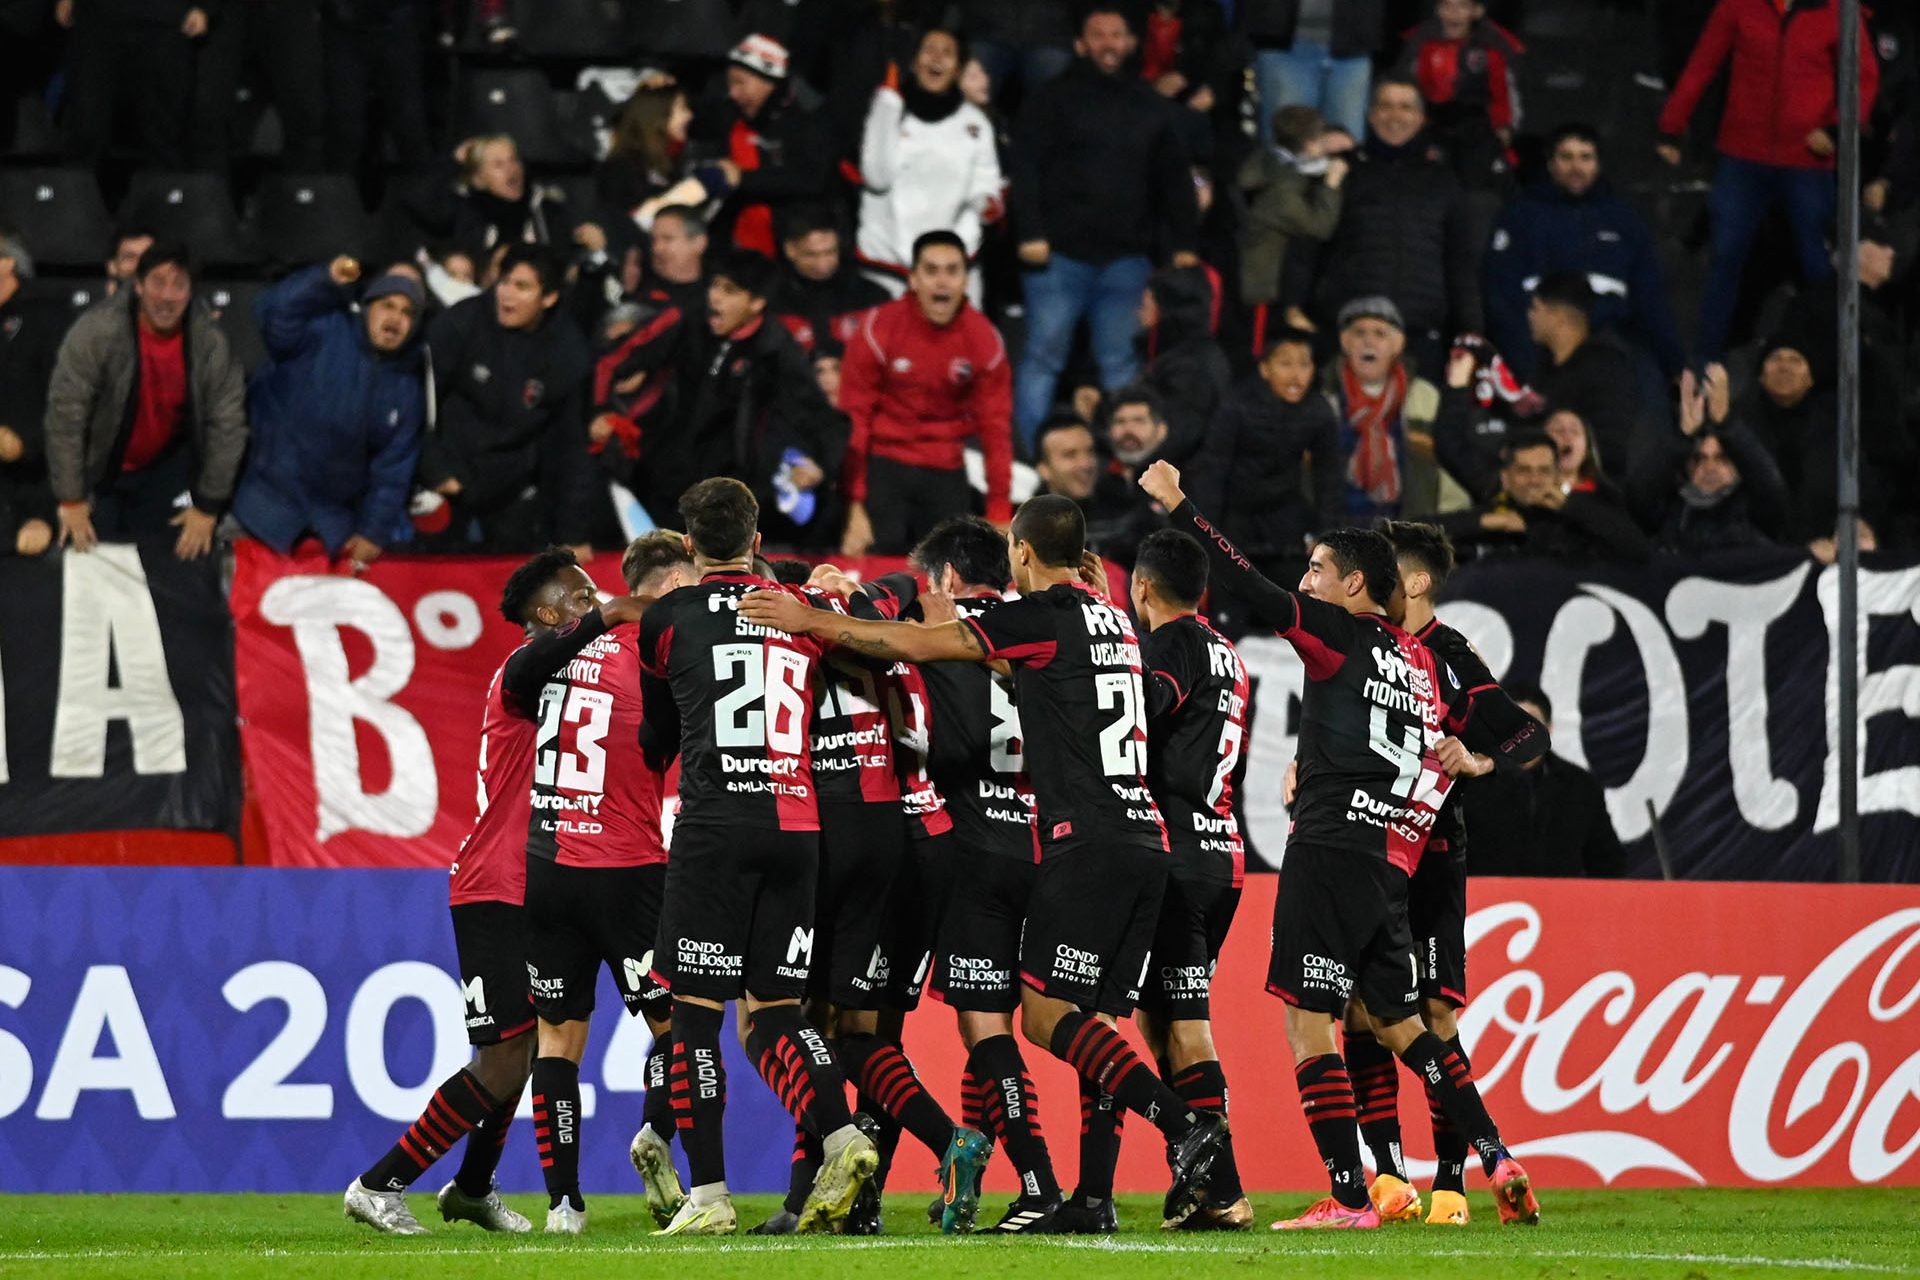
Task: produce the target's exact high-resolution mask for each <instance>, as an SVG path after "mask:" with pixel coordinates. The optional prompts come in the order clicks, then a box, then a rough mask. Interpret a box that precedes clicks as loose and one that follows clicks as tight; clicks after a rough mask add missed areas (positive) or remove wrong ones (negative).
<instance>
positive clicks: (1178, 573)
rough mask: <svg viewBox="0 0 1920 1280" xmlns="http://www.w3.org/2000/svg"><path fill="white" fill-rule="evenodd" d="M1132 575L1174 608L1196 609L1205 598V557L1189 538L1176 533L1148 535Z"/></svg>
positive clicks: (1160, 532)
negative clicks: (1146, 581) (1180, 606)
mask: <svg viewBox="0 0 1920 1280" xmlns="http://www.w3.org/2000/svg"><path fill="white" fill-rule="evenodd" d="M1133 571H1134V573H1135V574H1136V575H1137V576H1139V577H1143V578H1145V579H1147V580H1148V581H1149V582H1151V583H1153V589H1154V590H1155V591H1157V592H1159V593H1160V594H1161V595H1162V596H1164V597H1166V599H1167V600H1169V601H1171V602H1173V603H1174V604H1184V605H1188V606H1192V605H1197V604H1199V603H1200V597H1201V596H1204V595H1205V594H1207V553H1206V551H1205V550H1204V549H1203V548H1202V547H1201V546H1200V544H1199V542H1197V541H1195V539H1194V537H1193V535H1192V534H1189V533H1184V532H1182V531H1181V530H1179V529H1160V530H1157V531H1155V532H1153V533H1150V534H1148V535H1147V537H1146V540H1145V541H1143V542H1141V544H1140V551H1139V554H1138V556H1137V558H1136V559H1135V560H1134V562H1133Z"/></svg>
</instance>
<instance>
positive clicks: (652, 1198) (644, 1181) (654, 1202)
mask: <svg viewBox="0 0 1920 1280" xmlns="http://www.w3.org/2000/svg"><path fill="white" fill-rule="evenodd" d="M627 1155H628V1156H629V1157H630V1158H631V1159H632V1160H633V1171H634V1172H635V1173H637V1174H639V1175H640V1184H641V1185H642V1186H643V1187H645V1188H646V1191H647V1209H648V1210H649V1211H650V1212H651V1213H652V1214H653V1222H654V1225H655V1226H658V1227H664V1226H666V1225H667V1224H668V1223H669V1222H672V1221H673V1219H674V1216H675V1215H676V1214H678V1213H679V1212H680V1206H681V1205H683V1204H685V1203H686V1200H687V1192H686V1189H685V1188H684V1187H682V1186H681V1185H680V1171H679V1170H678V1169H676V1168H674V1165H673V1148H672V1147H670V1146H668V1145H667V1140H666V1139H665V1138H662V1137H661V1136H660V1135H659V1134H657V1133H655V1132H654V1131H653V1127H652V1126H651V1125H642V1126H640V1132H638V1133H636V1134H634V1135H633V1145H632V1146H630V1147H628V1148H627Z"/></svg>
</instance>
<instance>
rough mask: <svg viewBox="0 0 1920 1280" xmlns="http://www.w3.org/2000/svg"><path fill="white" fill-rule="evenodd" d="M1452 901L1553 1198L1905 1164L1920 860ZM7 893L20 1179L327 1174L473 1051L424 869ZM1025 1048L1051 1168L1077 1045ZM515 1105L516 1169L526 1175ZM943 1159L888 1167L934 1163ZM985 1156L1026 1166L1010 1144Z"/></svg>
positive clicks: (524, 1135)
mask: <svg viewBox="0 0 1920 1280" xmlns="http://www.w3.org/2000/svg"><path fill="white" fill-rule="evenodd" d="M1275 884H1276V878H1275V877H1273V876H1265V875H1263V876H1252V877H1249V878H1248V881H1247V888H1246V896H1245V898H1244V899H1243V901H1242V903H1241V908H1240V915H1239V918H1238V919H1237V920H1236V921H1235V923H1234V926H1233V929H1232V931H1231V932H1230V934H1229V936H1228V940H1227V946H1226V950H1225V952H1224V954H1223V955H1222V956H1221V960H1220V966H1219V969H1218V971H1217V973H1216V975H1215V981H1214V1003H1213V1016H1214V1033H1215V1038H1216V1040H1217V1041H1218V1044H1219V1048H1220V1056H1221V1059H1222V1061H1223V1063H1224V1065H1225V1069H1226V1073H1227V1079H1228V1082H1229V1086H1230V1098H1231V1112H1232V1122H1233V1131H1234V1135H1235V1139H1236V1141H1235V1147H1236V1151H1237V1153H1238V1155H1239V1159H1240V1163H1241V1166H1242V1168H1243V1169H1244V1171H1245V1174H1246V1182H1247V1185H1248V1186H1249V1187H1251V1188H1253V1189H1254V1190H1255V1191H1256V1193H1258V1192H1261V1191H1273V1190H1277V1189H1293V1190H1300V1189H1306V1188H1313V1187H1320V1186H1324V1177H1325V1174H1324V1172H1323V1171H1322V1169H1321V1167H1320V1163H1319V1160H1318V1158H1317V1157H1316V1155H1315V1153H1314V1148H1313V1143H1312V1140H1311V1138H1310V1137H1309V1135H1308V1133H1307V1129H1306V1125H1305V1123H1304V1122H1303V1121H1302V1120H1301V1117H1300V1109H1299V1102H1298V1098H1297V1097H1296V1092H1295V1088H1294V1083H1293V1076H1292V1072H1291V1071H1290V1070H1289V1069H1288V1068H1289V1066H1290V1063H1289V1062H1288V1055H1287V1051H1286V1036H1285V1032H1284V1029H1283V1024H1282V1015H1283V1006H1282V1005H1281V1003H1280V1002H1279V1001H1278V1000H1276V999H1274V998H1272V997H1271V996H1268V995H1266V994H1265V992H1264V991H1263V990H1262V977H1263V975H1264V973H1265V968H1266V961H1267V933H1268V923H1269V921H1270V919H1271V916H1272V910H1273V898H1274V889H1275ZM1469 906H1470V911H1471V914H1470V918H1469V922H1468V939H1469V948H1470V950H1469V964H1468V976H1469V978H1470V982H1471V986H1472V988H1473V990H1472V993H1471V994H1472V1002H1471V1004H1470V1005H1469V1006H1468V1008H1467V1011H1466V1013H1465V1015H1464V1017H1463V1018H1462V1020H1461V1026H1462V1031H1463V1035H1464V1038H1465V1040H1466V1044H1467V1047H1468V1050H1469V1053H1470V1055H1471V1057H1472V1059H1473V1063H1474V1071H1475V1073H1476V1075H1478V1076H1479V1078H1480V1081H1481V1087H1482V1089H1483V1090H1484V1092H1485V1095H1486V1100H1487V1104H1488V1106H1489V1108H1490V1109H1491V1111H1492V1113H1493V1115H1494V1117H1495V1119H1496V1120H1497V1121H1498V1122H1499V1124H1500V1128H1501V1133H1502V1136H1503V1137H1504V1138H1505V1139H1506V1141H1507V1142H1508V1143H1509V1144H1511V1145H1512V1147H1513V1149H1514V1150H1515V1151H1516V1152H1517V1153H1519V1154H1520V1156H1521V1158H1522V1159H1524V1160H1525V1161H1526V1162H1527V1167H1528V1169H1529V1170H1530V1171H1531V1172H1532V1173H1533V1175H1534V1177H1535V1179H1536V1184H1537V1185H1538V1186H1539V1187H1540V1188H1541V1194H1542V1196H1543V1197H1544V1198H1545V1199H1546V1200H1547V1203H1548V1206H1549V1209H1551V1205H1552V1196H1553V1193H1554V1190H1555V1188H1560V1187H1594V1186H1603V1185H1610V1186H1626V1187H1641V1186H1696V1185H1703V1184H1704V1185H1715V1186H1779V1185H1835V1186H1841V1185H1854V1184H1860V1183H1885V1184H1892V1185H1903V1186H1913V1185H1916V1184H1920V1008H1917V1007H1916V1006H1920V889H1916V888H1912V887H1844V886H1825V887H1821V886H1789V885H1753V884H1697V885H1683V884H1660V883H1622V884H1594V883H1590V882H1578V881H1550V880H1482V881H1474V882H1472V883H1471V885H1470V889H1469ZM0 918H5V919H7V920H9V921H13V922H16V923H17V925H18V927H16V928H11V929H7V930H0V1186H4V1187H6V1188H8V1189H9V1190H13V1191H281V1192H285V1191H333V1192H338V1191H339V1189H340V1188H341V1187H343V1186H345V1185H346V1183H347V1181H348V1180H349V1179H350V1178H352V1177H353V1176H354V1175H355V1174H356V1173H358V1172H359V1171H360V1170H361V1169H362V1168H364V1167H365V1165H366V1164H367V1163H368V1162H369V1161H370V1160H372V1159H373V1158H374V1157H375V1156H376V1155H378V1154H379V1153H380V1152H381V1151H383V1150H385V1149H386V1148H387V1146H388V1145H389V1144H391V1143H392V1142H393V1140H394V1138H395V1137H396V1136H397V1135H398V1134H399V1132H400V1131H401V1130H402V1129H404V1128H405V1127H406V1125H407V1124H408V1123H409V1122H410V1121H411V1120H412V1119H413V1117H414V1116H415V1115H417V1114H418V1113H419V1111H420V1109H421V1108H422V1107H424V1106H425V1105H426V1102H427V1099H428V1098H429V1097H430V1096H431V1095H432V1092H433V1089H434V1086H435V1084H436V1082H438V1081H439V1080H441V1079H443V1078H444V1077H445V1076H446V1075H447V1074H448V1073H449V1072H451V1071H453V1070H455V1069H457V1068H458V1067H459V1066H460V1064H462V1063H464V1062H466V1061H467V1058H468V1056H469V1054H470V1050H469V1048H468V1046H467V1043H466V1036H465V1031H464V1026H463V1017H462V1014H463V1006H462V991H461V987H460V983H459V980H458V978H457V977H456V976H455V974H454V972H453V940H452V936H451V930H450V929H449V927H448V917H447V909H446V877H445V874H444V873H441V872H435V871H377V872H376V871H312V870H308V871H299V870H282V869H277V868H264V869H233V868H229V869H221V870H185V869H173V870H134V869H118V868H98V869H92V868H90V869H83V870H70V869H36V868H7V867H0ZM594 1017H595V1021H596V1023H597V1024H598V1025H596V1027H595V1028H594V1030H593V1034H592V1037H591V1043H592V1046H593V1047H591V1048H590V1049H589V1051H588V1054H587V1058H586V1060H585V1062H584V1063H583V1070H582V1080H583V1081H584V1082H585V1084H586V1093H585V1096H584V1114H583V1123H582V1135H581V1138H582V1157H583V1159H582V1165H581V1172H582V1175H583V1179H584V1185H585V1189H586V1191H587V1192H588V1194H589V1195H592V1194H595V1193H599V1192H610V1191H633V1190H635V1189H636V1184H635V1182H634V1178H633V1173H632V1170H631V1169H630V1168H629V1167H628V1166H627V1161H626V1144H627V1139H628V1138H629V1137H631V1135H632V1133H633V1130H634V1127H635V1126H636V1125H637V1124H638V1122H639V1115H640V1106H641V1092H642V1090H643V1088H644V1080H643V1076H644V1071H643V1064H644V1059H645V1054H646V1047H647V1036H646V1027H645V1025H644V1023H642V1022H640V1021H639V1020H637V1019H631V1018H627V1017H626V1016H625V1015H624V1014H623V1012H622V1010H621V1005H620V1002H619V1001H618V1000H617V999H616V998H614V995H613V992H612V989H611V987H610V986H609V985H608V983H607V980H606V979H604V978H603V979H602V991H601V998H600V1000H599V1003H598V1007H597V1010H596V1012H595V1015H594ZM907 1034H908V1049H909V1052H910V1053H911V1054H912V1056H913V1057H914V1059H915V1062H916V1064H917V1066H918V1068H919V1073H920V1077H921V1079H922V1080H923V1081H925V1082H926V1085H927V1087H928V1088H929V1089H931V1090H932V1091H933V1092H934V1094H935V1095H936V1096H937V1097H939V1099H940V1100H941V1101H942V1102H943V1103H944V1104H945V1105H946V1106H947V1107H948V1108H949V1110H950V1111H953V1112H955V1113H956V1114H957V1110H958V1103H959V1079H960V1071H961V1066H962V1058H963V1055H962V1053H961V1050H960V1047H959V1042H958V1038H957V1036H956V1034H955V1030H954V1019H953V1016H952V1015H951V1014H950V1013H949V1012H948V1011H947V1010H946V1009H944V1008H942V1007H940V1006H939V1005H937V1004H932V1003H929V1004H926V1005H923V1006H922V1008H921V1010H920V1011H919V1012H918V1013H917V1014H916V1015H914V1016H913V1017H912V1018H911V1019H909V1021H908V1024H907ZM728 1040H729V1042H731V1040H732V1037H728ZM1026 1059H1027V1062H1028V1064H1029V1065H1030V1067H1031V1068H1032V1070H1033V1074H1034V1075H1035V1077H1036V1078H1037V1080H1038V1085H1039V1092H1040V1113H1041V1116H1042V1117H1043V1120H1044V1122H1045V1127H1046V1132H1047V1134H1048V1137H1049V1141H1050V1143H1051V1145H1052V1148H1053V1154H1054V1159H1055V1161H1056V1164H1057V1165H1058V1167H1059V1171H1060V1173H1061V1175H1062V1179H1063V1181H1070V1180H1071V1175H1072V1173H1073V1172H1074V1166H1075V1163H1076V1157H1075V1150H1076V1147H1077V1143H1076V1142H1075V1139H1074V1131H1075V1123H1074V1121H1075V1109H1076V1102H1075V1099H1076V1094H1077V1090H1076V1088H1075V1085H1074V1080H1073V1077H1072V1074H1071V1072H1070V1071H1069V1070H1068V1069H1067V1068H1066V1067H1065V1066H1063V1065H1062V1064H1061V1063H1059V1062H1057V1061H1056V1060H1055V1059H1053V1058H1052V1057H1051V1056H1049V1055H1048V1054H1046V1053H1045V1052H1043V1051H1041V1050H1038V1049H1034V1048H1031V1047H1029V1048H1028V1049H1027V1050H1026ZM728 1074H729V1080H728V1088H727V1095H728V1096H727V1106H728V1116H727V1138H728V1159H729V1168H728V1174H729V1181H730V1182H731V1183H732V1185H733V1186H734V1188H735V1189H736V1190H742V1191H774V1190H778V1189H780V1188H782V1187H784V1185H785V1179H786V1167H787V1155H788V1149H789V1142H788V1139H789V1135H790V1134H791V1132H792V1129H791V1124H790V1121H789V1120H788V1119H787V1116H786V1113H785V1112H784V1111H783V1110H782V1109H781V1107H780V1105H779V1103H778V1102H777V1101H776V1100H775V1099H774V1097H773V1095H772V1094H771V1093H770V1092H769V1091H768V1090H767V1089H766V1087H765V1086H764V1085H762V1084H761V1083H760V1081H759V1079H758V1078H757V1077H756V1076H755V1074H754V1072H753V1070H752V1069H751V1068H750V1067H749V1066H748V1065H747V1064H746V1063H745V1062H744V1061H743V1060H741V1059H740V1058H738V1056H737V1055H733V1054H732V1052H731V1044H730V1045H729V1063H728ZM1401 1074H1402V1083H1403V1086H1404V1087H1403V1089H1402V1094H1401V1117H1402V1121H1403V1124H1404V1128H1405V1135H1406V1149H1407V1152H1408V1154H1409V1155H1410V1156H1411V1157H1412V1158H1413V1163H1414V1165H1415V1167H1416V1169H1420V1170H1421V1172H1422V1174H1423V1175H1424V1173H1425V1171H1426V1170H1425V1168H1424V1167H1423V1166H1422V1164H1421V1160H1422V1157H1425V1156H1427V1155H1428V1154H1430V1153H1431V1151H1432V1147H1431V1146H1430V1145H1429V1141H1428V1131H1427V1118H1426V1116H1427V1109H1426V1103H1425V1100H1424V1098H1423V1097H1422V1096H1421V1095H1420V1093H1419V1091H1418V1090H1417V1089H1416V1088H1415V1087H1414V1081H1413V1079H1412V1077H1411V1076H1410V1075H1409V1074H1408V1073H1405V1072H1403V1073H1401ZM531 1129H532V1126H531V1125H526V1124H522V1125H520V1126H517V1127H516V1130H515V1132H514V1133H513V1134H512V1135H511V1136H510V1137H509V1141H508V1146H507V1152H506V1158H505V1161H504V1163H503V1165H502V1167H501V1171H500V1177H501V1185H502V1187H503V1188H504V1189H506V1190H508V1191H515V1192H528V1191H534V1190H537V1189H538V1188H539V1187H540V1185H541V1184H540V1170H539V1167H538V1163H537V1159H536V1157H535V1155H534V1151H533V1139H532V1132H531ZM1126 1134H1127V1137H1126V1141H1125V1142H1124V1143H1123V1147H1122V1152H1123V1154H1122V1163H1121V1168H1120V1179H1119V1183H1118V1186H1119V1188H1120V1189H1121V1190H1123V1191H1143V1192H1150V1191H1159V1190H1162V1189H1164V1186H1165V1179H1166V1169H1165V1164H1164V1161H1163V1155H1162V1152H1163V1150H1164V1146H1163V1144H1162V1143H1161V1141H1160V1140H1159V1136H1158V1135H1157V1134H1154V1133H1152V1132H1151V1131H1150V1130H1149V1129H1148V1127H1147V1126H1146V1125H1145V1124H1144V1123H1142V1122H1140V1121H1139V1120H1137V1119H1130V1120H1129V1121H1128V1122H1127V1127H1126ZM909 1141H911V1140H909ZM931 1163H932V1162H931V1161H930V1160H925V1159H920V1158H913V1159H907V1158H903V1159H901V1160H900V1161H899V1163H898V1164H897V1166H896V1168H895V1172H894V1178H893V1182H892V1186H893V1187H894V1189H896V1190H902V1191H905V1190H914V1189H927V1188H930V1187H931V1179H930V1177H929V1175H928V1168H929V1166H930V1165H931ZM426 1185H429V1186H431V1185H434V1184H432V1183H428V1184H426ZM987 1185H988V1188H989V1190H990V1191H992V1192H993V1193H995V1194H996V1195H998V1194H1000V1193H1002V1192H1010V1191H1011V1190H1012V1176H1011V1174H1010V1173H1009V1172H1008V1169H1007V1165H1006V1162H1005V1161H1004V1160H1002V1159H998V1158H996V1159H995V1161H994V1162H993V1165H992V1166H991V1168H990V1170H989V1173H988V1177H987ZM1263 1207H1265V1206H1263Z"/></svg>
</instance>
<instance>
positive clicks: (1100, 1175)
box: [1073, 1080, 1127, 1201]
mask: <svg viewBox="0 0 1920 1280" xmlns="http://www.w3.org/2000/svg"><path fill="white" fill-rule="evenodd" d="M1126 1118H1127V1113H1126V1112H1125V1111H1124V1110H1122V1109H1121V1107H1120V1105H1119V1104H1118V1103H1117V1102H1115V1101H1114V1098H1113V1095H1112V1094H1110V1093H1102V1092H1101V1091H1100V1090H1098V1089H1095V1088H1094V1087H1093V1086H1092V1085H1090V1084H1088V1083H1087V1082H1086V1081H1085V1080H1082V1081H1081V1082H1080V1181H1079V1185H1077V1186H1075V1187H1074V1189H1073V1198H1074V1199H1075V1200H1081V1201H1096V1200H1111V1199H1112V1198H1113V1169H1114V1166H1115V1165H1117V1164H1119V1163H1120V1126H1121V1124H1122V1123H1123V1122H1124V1121H1125V1120H1126Z"/></svg>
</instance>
